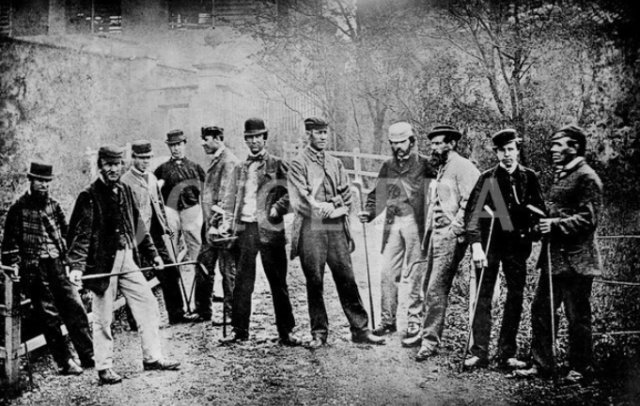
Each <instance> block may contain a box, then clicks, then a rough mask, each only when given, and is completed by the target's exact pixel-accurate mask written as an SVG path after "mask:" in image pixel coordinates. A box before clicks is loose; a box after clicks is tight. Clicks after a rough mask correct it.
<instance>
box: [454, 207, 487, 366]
mask: <svg viewBox="0 0 640 406" xmlns="http://www.w3.org/2000/svg"><path fill="white" fill-rule="evenodd" d="M483 209H484V211H486V212H487V213H489V215H490V216H491V223H490V225H489V237H488V238H487V245H486V246H485V250H484V252H485V253H486V254H485V255H486V256H487V258H489V248H491V236H492V235H493V225H494V224H495V221H496V216H495V214H494V213H493V210H491V208H490V207H489V206H484V207H483ZM485 269H486V266H485V265H484V264H483V265H482V267H481V268H480V278H479V279H478V283H477V284H476V297H475V299H474V301H473V309H472V310H471V317H470V318H469V333H468V334H467V341H466V342H465V344H464V352H463V354H462V360H461V361H460V371H459V372H462V371H464V361H465V360H466V359H467V354H468V353H469V344H471V335H472V334H473V321H474V320H475V318H476V310H477V309H478V299H480V289H482V279H483V278H484V270H485Z"/></svg>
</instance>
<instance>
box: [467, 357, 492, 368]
mask: <svg viewBox="0 0 640 406" xmlns="http://www.w3.org/2000/svg"><path fill="white" fill-rule="evenodd" d="M464 366H465V368H469V369H473V368H486V367H487V366H489V361H488V360H487V359H486V358H480V357H476V356H475V355H473V356H471V357H469V358H467V359H465V360H464Z"/></svg>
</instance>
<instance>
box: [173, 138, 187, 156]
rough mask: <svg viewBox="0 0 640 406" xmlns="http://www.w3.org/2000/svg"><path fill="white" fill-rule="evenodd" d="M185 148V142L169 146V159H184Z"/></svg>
mask: <svg viewBox="0 0 640 406" xmlns="http://www.w3.org/2000/svg"><path fill="white" fill-rule="evenodd" d="M186 147H187V142H186V141H180V142H178V143H177V144H171V145H169V151H171V157H172V158H173V159H182V158H184V150H185V148H186Z"/></svg>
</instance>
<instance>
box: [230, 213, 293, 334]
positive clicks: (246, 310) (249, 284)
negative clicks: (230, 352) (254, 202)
mask: <svg viewBox="0 0 640 406" xmlns="http://www.w3.org/2000/svg"><path fill="white" fill-rule="evenodd" d="M240 228H241V229H242V231H240V232H239V233H238V248H239V255H240V256H239V258H238V262H237V269H236V271H237V274H236V284H235V286H234V288H233V306H232V316H231V320H232V322H231V324H232V326H233V328H234V330H235V331H236V333H238V334H242V335H244V334H247V333H248V331H249V320H250V318H251V295H252V294H253V289H254V285H255V282H256V256H257V255H258V253H260V258H261V259H262V266H263V268H264V273H265V275H266V277H267V281H268V282H269V287H270V288H271V297H272V298H273V307H274V310H275V315H276V326H277V327H278V334H279V335H280V336H281V337H283V336H285V335H288V334H289V333H290V332H291V330H293V327H295V325H296V322H295V319H294V318H293V310H292V308H291V301H290V300H289V289H288V287H287V254H286V253H285V249H284V244H283V243H276V244H263V243H262V242H260V231H259V229H258V224H257V223H243V224H242V227H240Z"/></svg>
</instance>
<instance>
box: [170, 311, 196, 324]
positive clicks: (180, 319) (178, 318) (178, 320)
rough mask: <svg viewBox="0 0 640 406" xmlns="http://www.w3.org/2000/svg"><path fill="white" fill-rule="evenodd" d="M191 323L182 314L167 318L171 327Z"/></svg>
mask: <svg viewBox="0 0 640 406" xmlns="http://www.w3.org/2000/svg"><path fill="white" fill-rule="evenodd" d="M191 321H192V320H189V319H188V318H187V316H186V315H185V314H184V313H182V314H178V315H175V316H172V317H169V324H171V325H175V324H180V323H190V322H191Z"/></svg>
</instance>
